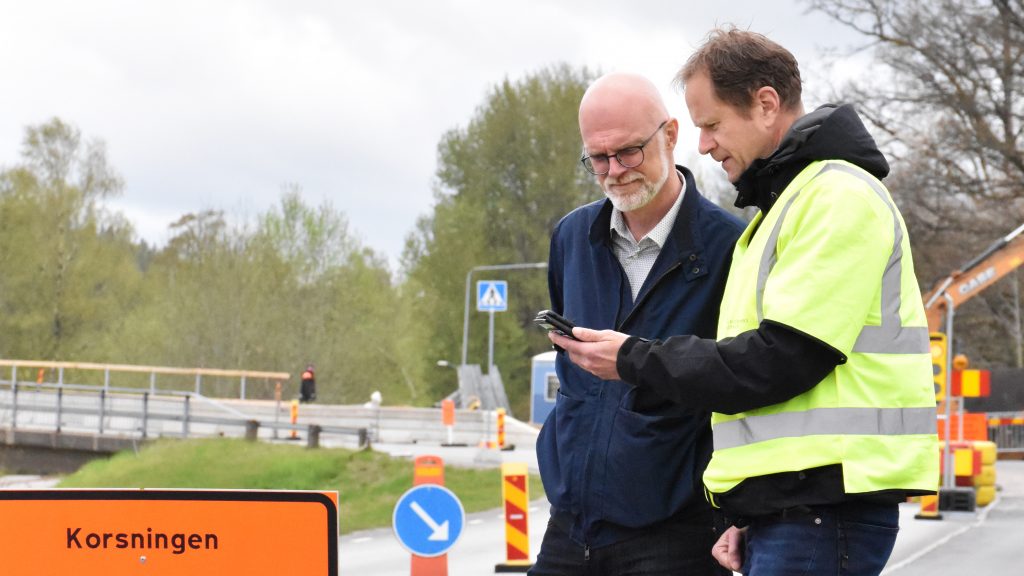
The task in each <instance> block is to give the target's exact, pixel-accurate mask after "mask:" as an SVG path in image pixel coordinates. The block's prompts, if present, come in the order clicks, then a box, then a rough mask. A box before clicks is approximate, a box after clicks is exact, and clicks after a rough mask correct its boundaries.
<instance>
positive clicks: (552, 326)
mask: <svg viewBox="0 0 1024 576" xmlns="http://www.w3.org/2000/svg"><path fill="white" fill-rule="evenodd" d="M533 321H534V322H536V323H537V326H539V327H540V328H541V329H543V330H547V331H548V332H552V331H554V332H555V333H556V334H561V335H562V336H565V337H566V338H572V339H573V340H576V337H575V336H573V335H572V329H573V328H574V327H575V325H574V324H573V323H572V322H570V321H569V320H567V319H566V318H564V317H563V316H561V315H560V314H557V313H555V312H552V311H551V310H541V311H540V312H538V313H537V317H536V318H534V319H533Z"/></svg>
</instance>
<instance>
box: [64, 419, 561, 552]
mask: <svg viewBox="0 0 1024 576" xmlns="http://www.w3.org/2000/svg"><path fill="white" fill-rule="evenodd" d="M442 458H443V455H442ZM412 472H413V465H412V462H411V461H410V460H404V459H397V458H391V457H390V456H388V455H386V454H381V453H378V452H373V451H370V450H364V451H352V450H344V449H340V448H331V449H324V448H321V449H317V450H308V449H305V448H302V447H298V446H282V445H273V444H267V443H263V442H246V441H244V440H232V439H213V440H188V441H180V440H160V441H157V442H154V443H151V444H148V445H146V446H145V447H143V448H142V449H141V450H140V451H139V452H138V453H135V452H132V451H127V452H121V453H118V454H116V455H114V456H112V457H111V458H109V459H105V460H94V461H92V462H90V463H88V464H86V465H85V466H83V467H82V468H81V469H79V470H78V471H77V472H75V473H74V474H71V475H69V476H67V477H65V478H64V479H63V480H62V481H61V482H60V485H59V486H60V487H61V488H150V489H153V488H203V489H246V490H250V489H251V490H325V491H332V490H336V491H337V492H338V499H339V506H340V510H339V518H340V524H341V532H342V533H347V532H352V531H354V530H363V529H366V528H379V527H385V526H390V525H391V514H392V512H393V510H394V506H395V503H396V502H397V501H398V498H399V497H400V496H401V495H402V494H403V493H404V492H405V491H406V490H408V489H409V488H411V487H412ZM444 474H445V486H446V487H447V488H448V489H449V490H451V491H452V492H454V493H455V494H456V495H457V496H458V497H459V500H460V501H461V502H462V506H463V507H464V508H465V509H466V513H471V512H478V511H481V510H487V509H490V508H499V507H501V506H502V505H503V503H502V500H501V472H500V471H499V470H498V469H490V470H478V469H468V468H457V467H453V466H445V471H444ZM542 495H543V487H542V486H541V483H540V479H539V478H538V477H537V476H535V475H531V476H530V498H531V499H535V498H538V497H540V496H542Z"/></svg>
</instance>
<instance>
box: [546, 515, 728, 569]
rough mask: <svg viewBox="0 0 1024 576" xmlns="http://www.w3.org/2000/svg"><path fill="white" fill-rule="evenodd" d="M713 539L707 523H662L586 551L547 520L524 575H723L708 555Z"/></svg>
mask: <svg viewBox="0 0 1024 576" xmlns="http://www.w3.org/2000/svg"><path fill="white" fill-rule="evenodd" d="M717 539H718V537H717V535H716V534H715V533H714V531H713V530H712V529H711V526H691V525H687V524H682V523H678V522H676V523H668V524H664V525H662V526H658V527H656V528H649V529H646V530H643V531H641V532H639V533H638V535H637V536H636V537H634V538H630V539H628V540H624V541H621V542H616V543H615V544H611V545H609V546H603V547H601V548H592V549H590V550H589V558H588V557H587V550H586V549H585V548H584V547H583V546H581V545H579V544H577V543H575V542H573V541H572V540H570V539H569V535H568V534H567V533H566V532H565V530H563V529H562V528H560V527H559V526H558V525H556V524H555V523H554V522H551V521H549V522H548V528H547V531H546V532H544V540H543V542H542V543H541V545H540V552H539V553H538V554H537V562H536V563H535V564H534V565H533V567H532V568H530V571H529V572H527V574H529V575H530V576H641V575H642V576H724V575H728V574H730V572H728V571H727V570H724V569H722V568H721V567H720V566H719V565H718V563H717V562H715V559H714V558H712V557H711V547H712V546H713V545H714V543H715V540H717Z"/></svg>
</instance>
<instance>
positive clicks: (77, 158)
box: [0, 119, 139, 359]
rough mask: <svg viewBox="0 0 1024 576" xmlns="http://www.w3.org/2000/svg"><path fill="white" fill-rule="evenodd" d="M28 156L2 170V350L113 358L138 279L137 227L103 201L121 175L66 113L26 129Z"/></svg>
mask: <svg viewBox="0 0 1024 576" xmlns="http://www.w3.org/2000/svg"><path fill="white" fill-rule="evenodd" d="M21 155H22V162H21V163H20V164H18V165H16V166H15V167H14V168H11V169H9V170H7V171H5V172H3V173H2V174H0V226H2V228H3V230H4V235H3V236H2V237H0V262H3V263H4V271H5V273H4V275H3V278H2V279H0V311H2V314H0V354H3V355H8V356H20V357H28V358H46V359H68V358H79V357H82V356H86V357H91V358H95V359H104V358H108V357H109V356H110V355H111V350H110V349H109V346H108V344H109V341H108V340H107V339H105V338H104V337H103V336H104V335H107V334H111V333H113V332H115V331H116V330H117V329H118V328H119V326H120V323H121V319H122V318H123V317H124V310H125V309H126V308H127V307H130V306H131V304H132V302H133V301H134V300H135V298H136V297H137V293H138V285H139V275H138V271H137V269H136V268H135V266H134V256H133V247H132V245H131V240H130V239H131V234H132V232H131V227H130V225H129V224H127V223H126V222H125V221H124V220H123V218H119V217H117V216H116V215H110V214H107V213H105V212H104V211H103V210H102V208H101V205H100V204H99V202H100V200H102V199H103V198H107V197H109V196H112V195H114V194H117V193H119V192H120V190H121V185H122V184H121V179H120V177H119V176H117V174H116V173H115V172H114V170H113V169H112V168H111V167H110V166H109V165H108V164H107V160H106V152H105V147H104V145H103V143H102V142H99V141H91V142H84V141H83V140H82V136H81V133H80V131H79V130H78V129H77V128H75V127H74V126H71V125H69V124H66V123H64V122H63V121H61V120H59V119H53V120H51V121H50V122H48V123H46V124H42V125H39V126H32V127H29V128H28V129H27V130H26V136H25V140H24V143H23V146H22V154H21Z"/></svg>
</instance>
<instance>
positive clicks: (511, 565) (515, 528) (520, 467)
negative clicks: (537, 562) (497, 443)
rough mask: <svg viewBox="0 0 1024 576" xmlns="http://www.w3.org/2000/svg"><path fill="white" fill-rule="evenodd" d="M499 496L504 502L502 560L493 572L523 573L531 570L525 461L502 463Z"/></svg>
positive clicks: (527, 481)
mask: <svg viewBox="0 0 1024 576" xmlns="http://www.w3.org/2000/svg"><path fill="white" fill-rule="evenodd" d="M501 477H502V482H501V496H502V500H504V501H505V562H504V563H502V564H496V565H495V566H494V571H495V572H526V571H527V570H529V569H530V566H531V564H530V537H529V535H530V531H529V519H530V512H529V510H530V508H529V506H530V488H529V475H528V474H527V468H526V464H524V463H521V462H506V463H504V464H502V465H501Z"/></svg>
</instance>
